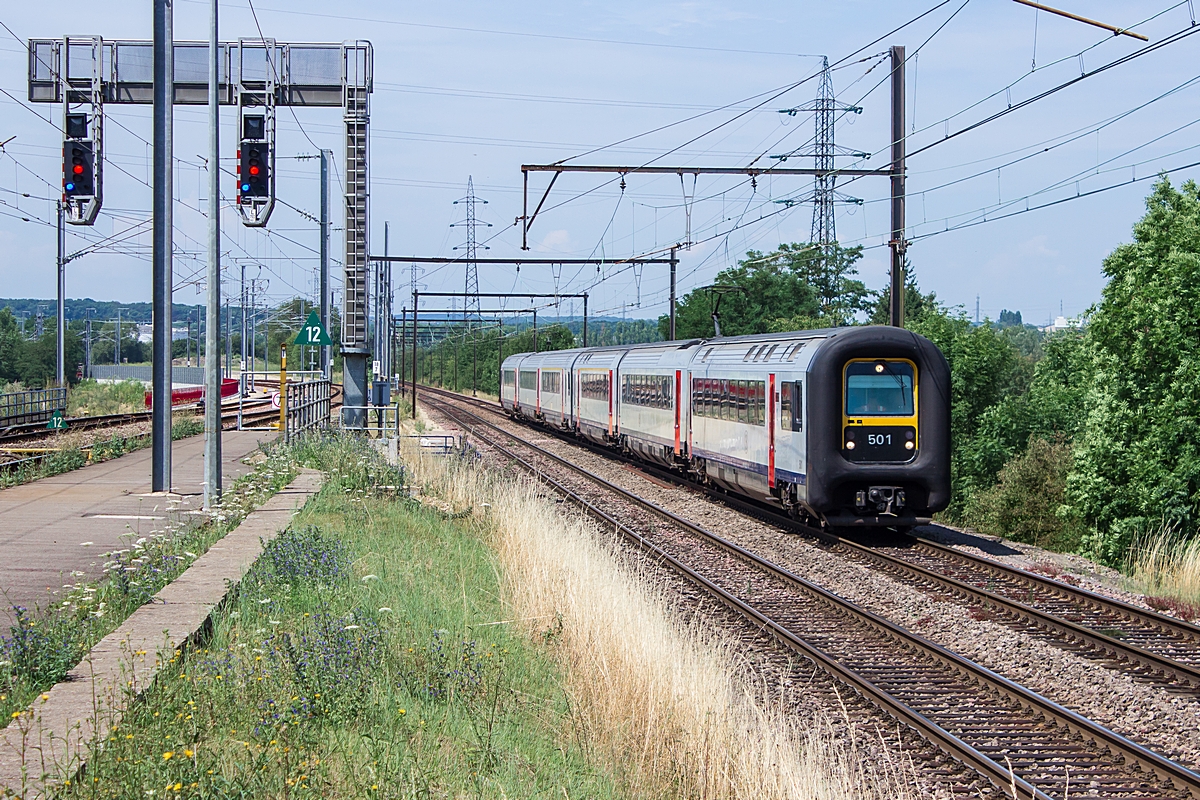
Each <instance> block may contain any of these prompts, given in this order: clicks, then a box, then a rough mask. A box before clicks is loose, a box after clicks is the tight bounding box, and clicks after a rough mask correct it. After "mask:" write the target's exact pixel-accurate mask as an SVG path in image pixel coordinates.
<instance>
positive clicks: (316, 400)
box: [284, 380, 333, 439]
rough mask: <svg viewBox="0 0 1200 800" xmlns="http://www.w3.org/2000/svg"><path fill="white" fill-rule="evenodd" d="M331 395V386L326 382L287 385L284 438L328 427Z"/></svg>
mask: <svg viewBox="0 0 1200 800" xmlns="http://www.w3.org/2000/svg"><path fill="white" fill-rule="evenodd" d="M332 393H333V388H332V384H331V383H330V382H329V381H326V380H318V381H301V382H298V383H289V384H288V385H287V415H286V420H287V430H286V431H285V433H284V435H285V437H286V438H288V439H290V438H292V437H293V436H295V435H297V434H299V433H303V432H304V431H308V430H313V429H314V428H324V427H326V426H328V425H329V416H330V409H331V406H330V398H331V396H332Z"/></svg>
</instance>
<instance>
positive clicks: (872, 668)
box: [426, 393, 1200, 799]
mask: <svg viewBox="0 0 1200 800" xmlns="http://www.w3.org/2000/svg"><path fill="white" fill-rule="evenodd" d="M447 394H449V393H447ZM429 398H430V394H427V395H426V402H430V404H431V405H433V406H435V407H436V408H437V409H438V410H439V411H440V412H441V413H443V414H445V415H446V416H447V417H448V418H450V419H451V420H453V421H455V423H456V424H458V425H460V426H461V427H462V428H463V430H466V431H468V432H470V433H471V435H472V436H474V437H475V438H476V439H477V440H478V441H480V442H481V443H486V445H487V446H488V447H490V448H492V449H494V450H495V451H496V452H498V453H501V454H502V455H503V456H504V457H506V458H508V459H510V460H511V461H513V462H514V463H517V464H519V465H520V466H521V467H523V468H524V469H526V470H528V471H529V472H531V473H532V474H534V475H536V476H537V477H538V478H539V479H540V480H542V481H544V482H545V483H547V484H548V485H549V486H551V487H552V488H553V489H554V490H555V491H556V492H558V493H559V494H561V495H563V496H564V497H566V498H568V499H569V500H571V501H572V502H574V503H576V504H578V505H579V506H580V507H581V508H583V509H584V510H585V511H586V512H587V513H589V514H590V515H592V516H593V517H595V518H597V519H599V520H601V521H602V522H604V524H606V525H607V526H610V527H612V528H614V529H616V530H618V531H620V532H621V533H622V535H624V536H625V537H626V539H627V540H628V541H629V542H630V543H631V544H633V545H635V546H637V547H639V548H641V549H643V550H645V551H647V552H648V553H650V554H651V555H652V556H653V557H654V558H655V559H657V560H658V561H660V562H662V563H665V564H667V565H669V566H670V567H672V568H673V569H675V570H676V571H678V572H679V573H680V574H682V575H684V576H686V577H687V578H688V579H689V580H691V581H692V582H693V583H694V584H696V585H697V586H698V587H700V588H701V589H702V590H703V591H705V592H707V593H709V594H711V595H712V596H714V597H715V598H716V599H717V600H719V601H720V602H721V603H723V604H724V605H725V606H726V607H728V608H730V609H732V610H733V611H735V612H737V613H738V614H740V615H742V616H743V617H744V618H745V619H746V620H747V621H749V622H750V623H751V624H752V625H754V626H756V627H758V628H760V629H762V630H764V631H766V632H767V633H769V634H770V635H772V636H773V637H774V638H775V639H776V640H777V641H778V642H779V643H781V644H782V645H783V646H785V647H787V648H789V649H790V650H792V651H793V652H795V653H797V654H799V655H801V656H803V657H804V658H805V659H807V660H809V661H811V662H813V663H815V664H816V665H818V666H819V667H821V668H822V669H823V670H825V672H827V673H828V674H830V675H831V676H832V677H834V678H835V679H836V680H838V681H841V682H843V683H845V684H848V685H850V686H851V687H853V688H854V689H855V690H856V691H857V692H859V693H860V694H861V695H862V696H864V697H865V698H867V699H868V700H870V701H871V702H873V703H874V704H875V705H877V706H878V707H880V708H881V709H883V710H884V711H885V712H886V713H888V714H890V715H891V716H893V717H895V718H896V719H898V720H900V721H902V722H904V723H905V724H907V725H909V726H910V727H912V728H914V729H916V730H917V731H918V732H919V733H920V734H921V735H922V736H924V737H925V738H926V739H927V740H928V741H930V742H932V743H934V744H935V745H936V746H937V747H938V748H940V749H941V750H943V751H944V752H946V753H947V754H949V755H950V756H951V757H953V758H954V759H956V760H958V761H959V762H961V763H963V764H965V765H967V766H968V767H970V768H971V769H972V770H975V771H976V772H977V773H978V774H979V775H982V776H983V777H984V778H986V779H987V781H989V782H990V783H991V784H992V786H993V787H994V788H995V789H997V790H999V791H1001V792H1003V793H1005V794H1007V795H1009V796H1015V797H1021V798H1026V797H1035V798H1043V799H1045V798H1050V797H1059V798H1065V797H1072V798H1074V797H1085V796H1086V797H1187V796H1191V797H1195V798H1200V775H1196V774H1195V773H1193V772H1191V771H1190V770H1188V769H1186V768H1184V767H1182V766H1181V765H1179V764H1176V763H1175V762H1173V761H1171V760H1169V759H1167V758H1164V757H1163V756H1161V755H1158V754H1156V753H1154V752H1152V751H1150V750H1148V749H1146V748H1144V747H1142V746H1140V745H1138V744H1136V743H1134V742H1131V741H1129V740H1128V739H1125V738H1124V737H1122V736H1120V735H1118V734H1116V733H1114V732H1113V731H1111V730H1109V729H1107V728H1105V727H1103V726H1101V725H1098V724H1096V723H1094V722H1092V721H1091V720H1089V719H1087V718H1085V717H1083V716H1081V715H1079V714H1077V713H1075V712H1073V711H1070V710H1069V709H1066V708H1063V707H1061V706H1059V705H1057V704H1055V703H1053V702H1051V701H1049V700H1047V699H1045V698H1043V697H1041V696H1040V695H1038V694H1036V693H1033V692H1031V691H1029V690H1027V689H1025V688H1024V687H1022V686H1020V685H1018V684H1016V683H1013V682H1012V681H1009V680H1007V679H1005V678H1003V677H1001V676H999V675H997V674H995V673H993V672H991V671H989V670H987V669H985V668H983V667H981V666H979V665H977V664H974V663H973V662H971V661H968V660H966V659H964V658H962V657H960V656H957V655H955V654H954V653H952V652H950V651H948V650H946V649H945V648H942V647H940V646H938V645H936V644H933V643H931V642H928V641H926V640H924V639H922V638H921V637H919V636H916V635H914V634H912V633H910V632H908V631H906V630H905V629H903V628H900V627H899V626H897V625H895V624H893V623H891V622H889V621H887V620H885V619H883V618H881V617H878V616H876V615H874V614H872V613H871V612H869V611H866V610H865V609H862V608H861V607H859V606H856V605H854V604H852V603H850V602H848V601H846V600H843V599H842V598H839V597H837V596H836V595H833V594H831V593H830V592H828V591H826V590H824V589H822V588H820V587H818V586H816V585H814V584H812V583H810V582H808V581H805V580H804V579H802V578H800V577H798V576H796V575H794V574H792V573H790V572H788V571H786V570H784V569H782V568H781V567H779V566H777V565H775V564H773V563H771V562H768V561H766V560H764V559H762V558H760V557H758V556H756V555H755V554H753V553H751V552H749V551H747V550H745V549H743V548H741V547H739V546H737V545H735V544H733V543H731V542H729V541H727V540H725V539H723V538H722V537H720V536H719V535H717V534H715V533H713V532H711V531H709V530H706V529H704V528H702V527H700V526H698V525H696V524H694V523H692V522H690V521H688V520H685V519H682V518H681V517H678V516H677V515H675V514H673V513H671V512H670V511H667V510H666V509H664V508H662V507H660V506H658V505H656V504H654V503H653V502H651V501H649V500H646V499H643V498H641V497H639V496H637V495H635V494H633V493H631V492H629V491H628V490H625V489H622V488H621V487H618V486H616V485H615V484H612V483H610V482H608V481H606V480H604V479H602V478H600V477H598V476H596V475H594V474H591V473H590V472H589V471H587V470H586V469H585V468H583V467H580V466H577V465H575V464H573V463H571V462H570V461H567V460H566V459H563V458H561V457H560V456H558V455H555V454H553V453H550V452H549V451H547V450H545V449H543V448H541V447H538V446H537V445H535V444H532V443H530V442H527V441H523V440H521V439H520V438H519V437H517V436H515V435H513V434H512V433H511V432H510V431H506V430H505V429H503V428H501V427H500V426H498V425H496V424H494V423H492V422H490V421H488V420H486V419H484V418H483V417H482V416H480V414H477V413H475V412H473V411H471V410H469V409H468V408H464V407H463V405H459V404H458V403H455V402H450V401H449V400H448V399H447V398H446V397H445V396H443V395H441V394H440V393H438V396H437V399H434V400H432V401H431V400H430V399H429ZM455 399H458V400H462V398H459V397H457V396H455ZM516 450H521V451H523V453H518V452H515V451H516ZM957 791H974V790H971V789H968V787H965V786H959V787H957Z"/></svg>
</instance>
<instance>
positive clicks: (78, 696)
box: [0, 469, 325, 798]
mask: <svg viewBox="0 0 1200 800" xmlns="http://www.w3.org/2000/svg"><path fill="white" fill-rule="evenodd" d="M324 479H325V478H324V475H322V474H321V473H320V472H318V471H316V470H309V469H303V470H301V471H300V474H299V475H297V476H296V478H294V479H293V480H292V482H291V483H289V484H288V485H287V486H285V487H284V488H283V489H281V490H280V491H279V492H278V493H276V494H275V495H273V496H272V497H271V498H269V499H268V500H267V501H266V502H265V503H263V504H262V505H261V506H259V507H258V508H257V509H255V510H254V511H252V512H251V513H250V514H249V515H247V517H246V519H244V520H243V521H242V523H241V525H239V526H238V527H237V528H235V529H234V530H232V531H230V532H229V533H228V534H226V535H225V536H224V537H223V538H222V539H221V540H220V541H218V542H216V543H214V544H213V546H212V547H210V548H209V549H208V551H207V552H205V554H204V555H202V556H200V558H198V559H196V560H195V561H194V562H193V563H192V565H191V566H190V567H188V569H187V570H185V571H184V573H183V574H182V575H180V576H179V577H178V578H176V579H175V580H174V581H172V582H171V583H170V584H168V585H167V586H165V587H163V589H162V590H161V591H160V592H159V593H158V594H156V595H155V596H154V600H152V601H151V602H150V603H148V604H146V605H144V606H142V607H141V608H139V609H138V610H137V611H135V612H134V613H133V614H132V615H130V617H129V618H128V619H127V620H125V622H124V623H122V624H121V626H120V627H119V628H117V629H116V630H115V631H113V632H112V633H110V634H108V635H107V636H105V637H104V638H103V639H101V640H100V641H99V642H98V643H97V644H96V646H95V647H93V648H92V649H91V650H90V651H89V652H88V654H87V655H86V656H84V658H83V660H82V661H81V662H80V663H79V664H78V665H77V666H76V667H75V668H74V669H73V670H71V672H69V673H68V674H67V677H66V678H65V679H64V680H62V681H61V682H59V683H58V684H56V685H55V686H54V687H53V688H51V689H50V691H49V692H46V693H44V694H42V695H41V696H39V698H38V699H36V700H35V701H34V702H33V704H32V705H31V706H30V707H29V708H28V709H26V710H25V711H24V712H22V714H21V716H20V717H19V718H17V719H13V720H9V721H8V722H9V724H8V725H7V727H5V728H4V730H3V731H0V796H16V797H22V798H40V797H45V796H46V795H47V794H48V790H52V789H53V788H54V787H55V786H56V785H57V781H58V780H59V779H61V778H64V777H66V776H69V775H74V774H75V773H77V772H78V770H79V769H80V768H81V767H83V766H84V765H85V763H86V758H87V754H88V752H89V751H90V748H91V746H92V744H93V743H95V742H97V741H103V739H104V738H105V737H106V736H107V735H108V733H109V731H110V730H111V729H112V728H113V727H114V726H116V725H119V724H120V720H121V716H122V714H123V713H124V711H125V708H126V707H127V705H128V703H129V702H130V701H131V700H135V699H136V698H137V697H138V696H140V695H141V694H142V693H143V692H145V691H146V690H147V689H149V688H150V687H151V686H153V684H154V680H155V678H156V676H157V675H158V673H159V671H160V670H161V668H162V666H163V665H164V664H165V663H167V662H168V661H170V660H171V659H172V658H173V657H174V655H175V651H176V650H177V649H178V648H179V647H181V646H183V645H184V644H186V643H188V642H190V641H193V640H195V639H196V638H198V636H199V635H200V634H202V633H203V632H204V631H205V630H206V629H207V628H208V626H209V622H210V619H211V616H212V612H213V610H214V609H216V608H218V607H219V606H220V605H221V604H222V603H223V602H224V601H225V600H226V598H227V597H229V596H230V595H231V594H232V593H233V592H234V591H235V590H236V589H237V587H238V585H239V583H240V582H241V579H242V577H243V576H245V574H246V572H247V571H248V570H249V569H250V567H251V566H252V565H253V564H254V562H255V561H256V560H257V559H258V556H259V555H260V554H261V553H262V549H263V545H264V544H265V543H266V542H269V541H270V540H271V539H274V538H275V537H276V536H278V535H279V534H280V533H281V532H283V531H284V530H286V528H287V527H288V525H289V524H290V523H291V520H292V517H293V516H295V514H296V513H297V512H298V511H299V510H300V508H301V507H303V506H304V504H305V503H306V502H307V501H308V500H309V498H311V497H312V496H313V495H314V494H316V493H317V492H318V491H319V490H320V488H321V486H322V485H323V483H324Z"/></svg>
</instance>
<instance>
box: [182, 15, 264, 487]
mask: <svg viewBox="0 0 1200 800" xmlns="http://www.w3.org/2000/svg"><path fill="white" fill-rule="evenodd" d="M210 7H211V9H212V11H211V14H212V19H211V21H210V24H209V28H208V163H209V169H208V275H207V282H208V285H207V289H208V296H207V298H206V299H207V301H208V306H207V308H206V309H205V314H204V318H205V320H206V322H207V325H206V326H205V329H204V356H205V358H204V507H205V508H212V506H213V504H214V503H215V502H216V501H217V500H219V499H220V497H221V488H222V487H221V356H220V352H221V349H220V348H221V342H220V336H221V169H220V163H221V137H220V135H219V133H220V124H221V107H220V105H219V103H220V93H219V91H218V89H219V87H218V85H217V81H218V80H219V79H220V75H219V72H218V64H219V53H220V49H219V47H218V45H217V43H218V41H219V40H218V38H217V0H211V2H210ZM226 311H227V312H228V306H226ZM226 327H228V324H227V325H226ZM197 349H199V343H198V342H197ZM281 391H282V389H281Z"/></svg>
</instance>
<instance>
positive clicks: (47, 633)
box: [0, 449, 295, 720]
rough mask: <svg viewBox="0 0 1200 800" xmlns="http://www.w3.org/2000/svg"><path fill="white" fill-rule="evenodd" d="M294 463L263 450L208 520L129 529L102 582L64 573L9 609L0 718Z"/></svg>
mask: <svg viewBox="0 0 1200 800" xmlns="http://www.w3.org/2000/svg"><path fill="white" fill-rule="evenodd" d="M294 474H295V465H294V463H293V462H292V461H291V460H290V456H289V454H288V453H287V452H286V451H284V450H282V449H276V450H271V451H270V452H269V455H268V456H267V458H266V460H265V461H264V462H263V463H262V464H260V465H258V466H257V467H256V468H255V470H254V471H253V472H251V473H249V474H248V475H245V476H243V477H241V478H239V479H238V480H237V481H235V482H234V484H233V485H232V486H231V487H229V489H228V490H226V492H225V494H224V496H223V497H222V498H221V502H220V504H219V505H218V506H217V507H216V508H215V509H214V511H213V514H212V516H211V518H210V519H209V520H207V521H206V522H204V523H203V524H199V525H197V524H196V522H195V519H194V518H193V517H191V516H185V515H182V514H179V513H176V512H175V511H173V510H168V513H167V520H166V522H165V523H163V527H162V528H161V529H155V530H151V531H149V532H146V533H144V534H142V533H140V532H139V531H138V530H137V529H133V530H130V531H129V533H127V534H125V535H124V536H123V537H122V538H124V539H125V540H126V544H125V546H123V547H121V548H118V549H117V550H114V551H112V552H109V553H105V554H104V557H105V559H106V560H105V564H104V577H103V578H102V579H101V580H99V581H96V582H92V581H87V580H81V579H82V578H84V574H83V573H72V574H71V575H69V576H64V577H65V578H66V579H67V583H66V584H65V585H64V586H63V588H62V589H61V590H59V591H57V592H54V593H53V594H52V595H48V596H47V597H46V605H45V606H44V607H42V608H32V609H31V608H25V607H22V606H14V607H13V614H14V616H15V618H16V621H15V624H13V625H12V626H11V628H10V630H9V634H8V635H7V636H2V637H0V718H3V719H5V720H7V719H9V717H10V716H11V715H12V714H13V713H14V712H16V711H19V710H22V709H24V708H25V707H26V706H28V704H29V703H30V702H31V701H32V700H33V698H34V697H36V696H37V694H38V693H39V692H42V691H45V690H46V689H48V688H50V687H51V686H53V685H54V684H55V683H57V682H58V681H59V680H61V679H62V678H63V676H64V675H66V674H67V672H68V671H70V670H71V669H72V668H73V667H74V666H75V665H76V664H77V663H79V660H80V658H82V657H83V655H84V654H85V653H86V652H87V651H88V650H89V649H90V648H91V647H92V646H93V645H95V644H96V642H98V641H100V640H101V639H102V638H104V636H106V635H107V634H109V633H110V632H112V631H113V630H116V628H117V627H118V626H120V624H121V623H122V622H124V621H125V619H126V618H128V617H129V615H130V614H132V613H133V612H134V611H135V610H137V609H138V608H140V607H141V606H142V605H144V604H145V603H146V602H148V601H149V600H150V599H151V598H152V597H153V596H154V595H155V593H157V592H158V591H159V590H160V589H162V588H163V587H164V586H166V585H167V584H168V583H170V582H171V581H172V580H174V579H175V578H176V577H177V576H179V575H180V574H181V573H182V572H183V571H184V570H185V569H187V567H188V566H189V565H190V564H191V563H192V562H193V561H195V560H196V558H198V557H199V556H201V555H203V554H204V552H205V551H206V550H207V549H208V548H209V547H210V546H211V545H212V544H213V543H214V542H216V541H217V540H219V539H220V538H221V537H223V536H224V535H225V534H226V533H228V532H229V531H231V530H233V529H234V528H235V527H237V526H238V525H239V524H240V523H241V521H242V520H243V519H244V518H245V516H246V515H247V514H248V513H249V512H250V511H251V510H252V509H253V507H254V506H256V505H258V504H259V503H261V502H262V501H263V500H265V499H266V498H267V497H268V496H270V495H272V494H274V493H275V492H276V491H278V490H279V489H280V488H282V487H283V486H284V485H285V484H286V483H287V482H288V480H290V479H291V477H292V475H294Z"/></svg>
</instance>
